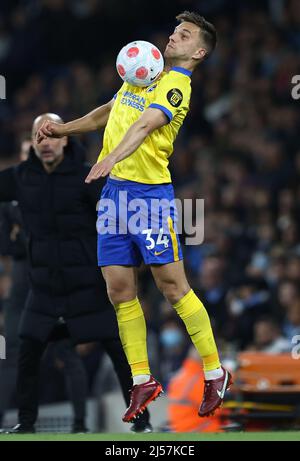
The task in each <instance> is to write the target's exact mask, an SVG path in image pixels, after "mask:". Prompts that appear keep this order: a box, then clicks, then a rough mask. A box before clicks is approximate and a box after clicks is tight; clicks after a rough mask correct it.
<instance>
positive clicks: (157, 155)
mask: <svg viewBox="0 0 300 461" xmlns="http://www.w3.org/2000/svg"><path fill="white" fill-rule="evenodd" d="M190 76H191V72H190V71H188V70H186V69H184V68H182V67H173V68H172V69H171V70H170V71H169V72H168V73H163V74H162V76H161V77H160V79H159V80H158V81H156V82H155V83H154V84H153V85H150V86H148V87H147V88H139V87H136V86H132V85H129V84H128V83H124V84H123V85H122V87H121V88H120V90H119V91H118V93H117V94H116V95H115V102H114V105H113V108H112V110H111V113H110V116H109V119H108V122H107V125H106V128H105V132H104V139H103V149H102V151H101V153H100V155H99V158H98V161H100V160H102V159H103V158H105V157H106V156H107V155H108V154H109V153H110V152H111V151H112V150H113V149H114V148H115V147H116V146H117V145H118V144H119V143H120V142H121V141H122V139H123V137H124V135H125V134H126V132H127V131H128V129H129V128H130V126H131V125H132V124H133V123H135V122H136V121H137V120H138V119H139V117H140V116H141V114H142V113H143V112H144V110H145V109H147V108H148V107H153V108H157V109H160V110H162V111H163V112H164V113H165V115H166V116H167V118H168V121H169V123H168V124H167V125H164V126H163V127H162V128H159V129H157V130H155V131H153V132H152V133H151V134H150V135H149V136H148V137H147V138H146V139H145V141H144V142H143V144H141V146H140V147H139V148H138V149H137V150H136V151H135V152H133V154H132V155H130V156H129V157H127V158H126V159H124V160H121V161H120V162H118V163H117V164H116V165H115V166H114V168H113V170H112V174H113V175H115V176H117V177H118V178H122V179H127V180H130V181H136V182H140V183H145V184H163V183H170V182H171V175H170V172H169V169H168V164H169V157H170V155H171V154H172V152H173V143H174V141H175V138H176V136H177V134H178V131H179V129H180V127H181V125H182V123H183V121H184V119H185V116H186V114H187V112H188V110H189V102H190V96H191V78H190Z"/></svg>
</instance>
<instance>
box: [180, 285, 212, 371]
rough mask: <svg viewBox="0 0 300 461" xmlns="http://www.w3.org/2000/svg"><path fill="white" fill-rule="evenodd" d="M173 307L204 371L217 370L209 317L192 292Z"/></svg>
mask: <svg viewBox="0 0 300 461" xmlns="http://www.w3.org/2000/svg"><path fill="white" fill-rule="evenodd" d="M173 307H174V308H175V309H176V311H177V313H178V315H179V316H180V317H181V319H182V320H183V322H184V323H185V326H186V329H187V332H188V334H189V335H190V337H191V340H192V341H193V343H194V345H195V347H196V349H197V351H198V352H199V354H200V356H201V358H202V360H203V367H204V371H210V370H215V369H216V368H219V367H220V366H221V364H220V360H219V354H218V350H217V346H216V343H215V340H214V335H213V332H212V329H211V324H210V320H209V316H208V314H207V311H206V309H205V307H204V306H203V304H202V302H201V301H200V299H199V298H198V297H197V296H196V295H195V293H194V291H193V290H190V291H189V292H188V293H187V294H186V295H185V296H184V297H183V298H181V300H180V301H178V303H176V304H175V305H174V306H173Z"/></svg>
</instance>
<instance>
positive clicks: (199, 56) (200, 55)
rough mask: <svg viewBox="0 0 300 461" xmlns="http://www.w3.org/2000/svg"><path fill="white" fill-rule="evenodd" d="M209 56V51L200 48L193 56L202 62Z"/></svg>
mask: <svg viewBox="0 0 300 461" xmlns="http://www.w3.org/2000/svg"><path fill="white" fill-rule="evenodd" d="M206 55H207V51H206V49H205V48H198V50H197V51H196V52H195V53H194V54H193V56H192V57H193V58H194V59H197V60H200V59H201V60H202V59H204V58H205V56H206Z"/></svg>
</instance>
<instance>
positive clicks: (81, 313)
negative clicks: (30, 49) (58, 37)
mask: <svg viewBox="0 0 300 461" xmlns="http://www.w3.org/2000/svg"><path fill="white" fill-rule="evenodd" d="M47 119H50V120H54V121H58V122H61V119H60V118H59V117H58V116H57V115H55V114H45V115H42V116H40V117H37V119H36V120H35V121H34V124H33V130H32V139H33V141H32V142H33V148H32V149H31V150H30V154H29V159H28V160H27V161H25V162H23V163H21V164H20V165H18V166H17V167H12V168H8V169H6V170H4V171H2V172H0V201H12V200H17V201H18V203H19V207H20V210H21V213H22V221H23V223H24V227H25V230H26V233H27V237H28V258H29V259H28V263H29V279H30V292H29V295H28V297H27V300H26V306H25V309H24V311H23V314H22V318H21V323H20V337H21V344H20V352H19V359H18V378H17V395H18V402H19V423H20V424H19V425H18V426H17V427H16V428H15V429H14V431H15V432H32V431H33V430H34V423H35V421H36V418H37V406H38V372H39V365H40V359H41V356H42V354H43V352H44V350H45V348H46V345H47V343H48V341H49V340H51V339H53V338H55V337H56V336H59V337H61V336H62V331H63V334H65V333H66V334H68V335H69V336H70V337H71V340H72V342H73V343H74V344H75V343H86V342H90V341H101V344H102V346H103V347H104V349H105V350H106V352H107V353H108V354H109V356H110V357H111V359H112V361H113V364H114V368H115V371H116V373H117V375H118V378H119V380H120V384H121V387H122V391H123V395H124V398H125V400H126V403H127V405H128V404H129V392H128V390H129V389H130V387H131V386H132V379H131V372H130V369H129V366H128V364H127V360H126V357H125V355H124V353H123V349H122V346H121V343H120V339H119V334H118V326H117V321H116V317H115V313H114V310H113V309H112V307H111V304H110V302H109V300H108V298H107V295H106V288H105V285H104V281H103V280H102V277H100V276H99V272H98V271H99V269H98V267H97V260H96V204H97V201H98V197H99V190H100V189H101V184H100V183H99V181H96V182H93V183H92V184H89V185H88V184H86V183H85V182H84V179H85V177H86V175H87V174H88V172H89V169H90V167H89V166H88V165H86V164H85V163H84V152H83V150H82V148H81V147H80V146H79V145H78V144H75V142H74V141H73V140H72V139H71V138H70V139H68V138H66V137H62V138H59V139H55V138H47V139H44V140H43V141H42V142H41V143H40V144H37V142H36V140H35V138H36V132H37V130H38V129H39V127H40V126H41V125H42V123H43V122H44V121H45V120H47ZM57 332H59V333H57ZM133 429H134V430H136V431H140V430H141V431H143V430H150V429H151V426H150V424H149V414H148V413H147V412H145V413H144V415H142V416H141V417H140V418H139V419H138V420H137V421H136V423H135V426H134V427H133Z"/></svg>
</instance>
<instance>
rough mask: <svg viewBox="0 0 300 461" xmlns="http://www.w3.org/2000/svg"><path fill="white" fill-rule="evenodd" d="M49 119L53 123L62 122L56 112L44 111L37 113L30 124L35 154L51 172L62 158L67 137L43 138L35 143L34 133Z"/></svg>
mask: <svg viewBox="0 0 300 461" xmlns="http://www.w3.org/2000/svg"><path fill="white" fill-rule="evenodd" d="M46 120H49V121H51V122H54V123H59V124H61V123H63V120H62V119H61V117H60V116H59V115H57V114H52V113H46V114H42V115H39V116H38V117H36V119H35V120H34V122H33V125H32V145H33V148H34V151H35V154H36V156H37V157H38V158H39V159H40V161H41V162H42V164H43V166H44V168H45V169H46V170H47V171H48V172H51V171H53V170H54V169H55V168H56V166H57V165H58V164H59V163H60V162H61V161H62V160H63V156H64V147H65V146H66V145H67V142H68V140H67V137H66V136H64V137H62V138H51V137H47V138H44V139H43V140H42V141H41V142H40V143H37V139H36V134H37V131H38V130H39V128H40V127H41V126H42V125H43V123H44V122H45V121H46Z"/></svg>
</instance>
